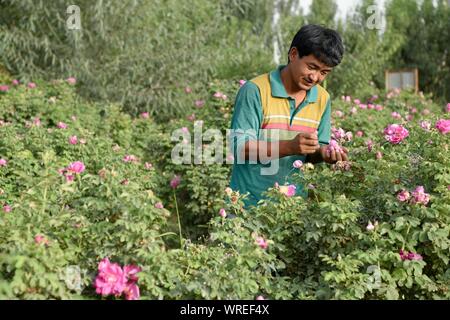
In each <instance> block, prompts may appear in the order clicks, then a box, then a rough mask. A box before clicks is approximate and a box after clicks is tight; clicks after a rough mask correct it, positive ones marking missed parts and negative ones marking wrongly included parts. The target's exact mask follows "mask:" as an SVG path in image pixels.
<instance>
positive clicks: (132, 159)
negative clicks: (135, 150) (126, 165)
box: [122, 154, 138, 162]
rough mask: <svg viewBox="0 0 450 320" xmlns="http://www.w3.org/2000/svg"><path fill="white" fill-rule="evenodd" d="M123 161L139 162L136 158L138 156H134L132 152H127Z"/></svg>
mask: <svg viewBox="0 0 450 320" xmlns="http://www.w3.org/2000/svg"><path fill="white" fill-rule="evenodd" d="M122 161H123V162H138V159H137V158H136V156H134V155H132V154H127V155H125V156H124V157H123V159H122Z"/></svg>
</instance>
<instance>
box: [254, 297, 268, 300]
mask: <svg viewBox="0 0 450 320" xmlns="http://www.w3.org/2000/svg"><path fill="white" fill-rule="evenodd" d="M256 300H266V299H265V298H264V297H263V296H257V297H256Z"/></svg>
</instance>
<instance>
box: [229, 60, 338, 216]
mask: <svg viewBox="0 0 450 320" xmlns="http://www.w3.org/2000/svg"><path fill="white" fill-rule="evenodd" d="M284 67H285V66H279V67H278V68H277V69H276V70H274V71H272V72H271V73H270V88H271V93H272V96H273V97H277V98H284V99H287V100H288V101H289V105H290V116H291V120H292V118H293V117H295V115H296V114H297V113H298V112H299V111H300V110H301V109H302V108H303V107H305V106H306V105H308V104H309V103H314V102H316V101H317V90H318V89H317V87H316V86H314V87H312V88H311V89H310V90H308V91H307V94H306V97H305V99H304V101H303V102H302V103H301V104H300V106H299V108H298V109H297V110H296V106H295V99H293V98H291V97H290V96H289V95H288V94H287V92H286V89H285V88H284V85H283V83H282V81H281V70H282V69H283V68H284ZM330 100H331V99H328V101H327V103H326V109H325V111H324V113H323V115H322V118H321V120H320V124H319V127H318V137H319V143H320V144H322V145H323V144H328V143H329V141H330V136H331V123H330V118H331V101H330ZM262 121H263V111H262V105H261V96H260V93H259V89H258V87H257V86H256V85H255V84H254V83H252V82H251V81H247V82H246V83H245V84H244V85H243V86H242V87H241V88H240V90H239V92H238V94H237V96H236V100H235V104H234V112H233V118H232V121H231V129H232V134H231V139H232V141H233V153H234V158H235V163H234V164H233V168H232V175H231V183H230V187H231V188H232V189H233V190H235V191H239V192H240V194H246V193H249V197H248V198H247V200H246V201H245V206H246V208H248V207H250V206H252V205H256V204H257V202H258V201H259V200H261V199H262V198H263V195H262V193H263V192H264V191H267V189H268V188H271V187H273V186H274V184H275V182H277V183H278V184H280V185H285V184H286V183H288V184H291V183H292V182H291V177H292V175H293V173H294V171H296V172H298V170H293V167H292V164H293V163H294V161H295V160H301V161H303V162H305V159H306V156H300V155H293V156H286V157H283V158H280V159H279V160H278V161H279V170H278V172H276V173H275V174H272V175H261V168H263V167H266V168H267V167H268V166H270V163H268V164H262V163H260V162H258V163H254V162H253V163H250V161H248V160H247V161H245V163H241V164H238V163H237V161H236V159H238V153H239V152H240V149H241V148H242V147H243V146H244V145H245V143H246V142H247V141H248V140H258V139H260V140H261V137H260V129H261V125H262ZM238 129H239V130H238ZM236 130H238V131H236ZM236 132H238V133H236ZM272 161H275V160H272ZM296 188H297V189H296V195H300V196H303V197H306V196H307V191H306V189H305V188H304V186H302V185H298V184H296Z"/></svg>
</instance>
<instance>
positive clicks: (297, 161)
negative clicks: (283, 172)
mask: <svg viewBox="0 0 450 320" xmlns="http://www.w3.org/2000/svg"><path fill="white" fill-rule="evenodd" d="M292 166H293V167H294V168H296V169H299V168H301V167H302V166H303V162H302V161H301V160H295V161H294V163H293V164H292Z"/></svg>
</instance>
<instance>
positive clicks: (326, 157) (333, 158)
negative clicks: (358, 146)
mask: <svg viewBox="0 0 450 320" xmlns="http://www.w3.org/2000/svg"><path fill="white" fill-rule="evenodd" d="M327 148H328V146H321V147H320V154H321V156H322V159H323V161H325V162H326V163H331V164H334V163H336V162H337V161H348V150H347V148H344V147H341V148H342V152H336V151H334V150H333V151H331V152H330V153H329V154H328V152H327Z"/></svg>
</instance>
